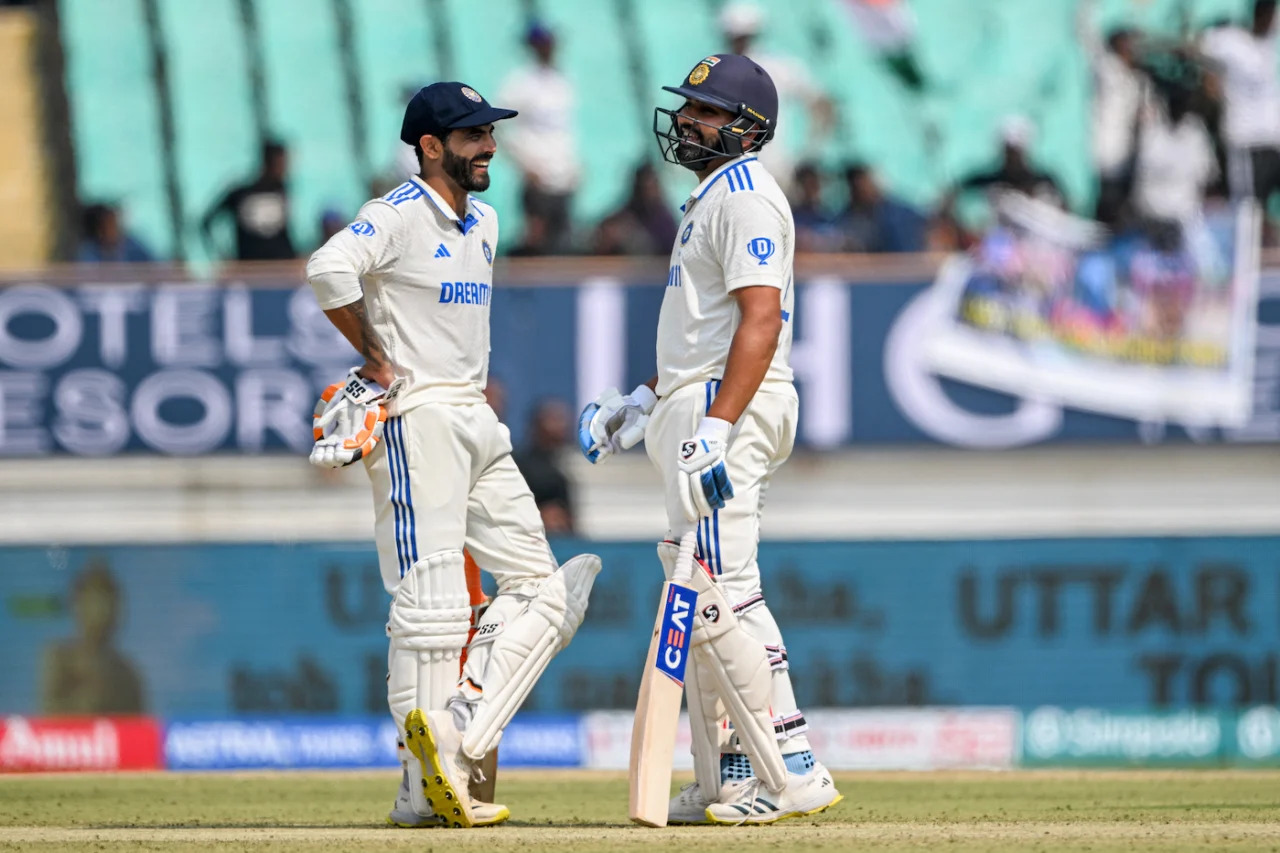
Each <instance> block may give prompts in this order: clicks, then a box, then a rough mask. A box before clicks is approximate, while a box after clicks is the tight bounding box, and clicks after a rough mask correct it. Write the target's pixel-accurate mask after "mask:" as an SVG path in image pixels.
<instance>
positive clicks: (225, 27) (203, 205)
mask: <svg viewBox="0 0 1280 853" xmlns="http://www.w3.org/2000/svg"><path fill="white" fill-rule="evenodd" d="M159 13H160V14H159V22H160V30H161V33H162V35H163V37H164V39H165V41H166V42H167V43H168V45H169V67H168V71H169V74H168V83H169V89H170V97H171V103H172V104H173V118H174V152H173V156H174V157H175V158H176V160H177V167H178V173H179V174H180V175H181V177H182V184H183V187H182V189H183V192H182V201H183V210H182V218H183V221H182V228H183V230H184V232H185V236H186V248H187V257H188V259H190V260H196V261H198V260H203V259H204V258H205V257H206V247H205V246H204V244H203V241H202V240H201V238H200V235H199V223H200V219H201V217H203V216H204V214H205V212H207V211H208V210H209V208H210V206H212V205H213V204H214V203H215V202H216V201H217V200H218V199H219V198H220V197H221V196H222V194H223V193H224V192H226V190H227V189H228V187H230V186H231V185H232V184H233V183H234V182H236V181H238V180H240V179H242V178H243V177H245V175H247V174H250V173H251V172H252V171H253V170H254V169H256V168H257V166H258V144H257V143H258V134H257V129H256V128H255V126H254V118H253V106H252V105H253V97H252V94H251V92H250V81H249V65H248V57H247V55H246V50H245V42H244V39H243V38H242V36H241V32H242V24H241V20H240V13H239V10H238V0H208V2H204V3H200V4H193V3H190V2H187V0H162V2H161V3H160V4H159ZM228 231H229V228H228ZM224 245H226V246H230V235H229V234H228V235H227V238H226V242H225V244H224Z"/></svg>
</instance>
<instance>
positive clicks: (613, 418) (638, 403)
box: [578, 385, 658, 464]
mask: <svg viewBox="0 0 1280 853" xmlns="http://www.w3.org/2000/svg"><path fill="white" fill-rule="evenodd" d="M657 403H658V397H657V395H656V394H654V393H653V389H651V388H650V387H649V386H648V385H640V386H638V387H637V388H636V390H634V391H632V392H631V393H630V394H628V395H627V396H625V397H624V396H622V394H621V393H619V391H618V389H617V388H610V389H609V390H608V391H605V392H604V393H603V394H601V395H600V396H599V397H597V398H596V400H595V402H594V403H590V404H588V405H587V407H586V408H585V409H583V410H582V414H581V415H579V416H578V447H579V449H581V450H582V455H583V456H585V457H587V461H588V462H591V463H593V464H594V463H597V462H603V461H605V460H606V459H608V458H609V457H610V456H612V455H613V454H615V453H621V452H622V451H624V450H630V449H631V448H632V447H635V446H636V445H637V444H639V443H640V439H642V438H644V428H645V426H646V425H648V423H649V414H650V413H651V412H652V411H653V407H654V406H655V405H657Z"/></svg>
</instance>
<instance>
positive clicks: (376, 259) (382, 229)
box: [307, 200, 404, 311]
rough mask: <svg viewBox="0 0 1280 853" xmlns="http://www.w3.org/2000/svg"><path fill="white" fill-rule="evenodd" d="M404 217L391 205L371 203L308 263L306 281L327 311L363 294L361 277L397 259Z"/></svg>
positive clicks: (387, 265)
mask: <svg viewBox="0 0 1280 853" xmlns="http://www.w3.org/2000/svg"><path fill="white" fill-rule="evenodd" d="M403 229H404V221H403V217H402V216H401V213H400V211H399V210H397V209H396V208H395V207H394V206H393V205H390V204H385V203H383V202H382V201H378V200H375V201H371V202H368V203H367V204H365V206H364V207H362V208H360V213H359V214H358V215H357V216H356V220H355V222H352V223H351V224H350V225H348V226H347V227H346V228H343V229H342V230H341V231H339V232H338V233H337V234H334V235H333V236H332V237H330V238H329V242H327V243H325V244H324V245H323V246H321V247H320V248H319V249H317V250H316V252H315V254H313V255H312V256H311V260H309V261H308V262H307V281H308V282H310V284H311V289H312V290H313V291H315V294H316V301H317V302H318V303H319V304H320V307H321V308H322V309H324V310H326V311H328V310H330V309H333V308H341V307H342V306H344V305H350V304H351V303H352V302H355V301H356V300H358V299H360V298H361V297H362V296H363V295H364V289H363V288H362V287H361V285H360V277H361V276H365V275H371V274H376V273H380V272H385V271H386V270H388V269H390V267H391V265H392V264H394V263H395V262H396V260H397V259H398V258H399V257H400V251H401V245H402V231H403Z"/></svg>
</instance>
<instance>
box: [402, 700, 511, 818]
mask: <svg viewBox="0 0 1280 853" xmlns="http://www.w3.org/2000/svg"><path fill="white" fill-rule="evenodd" d="M404 729H405V731H404V734H405V746H407V747H408V748H409V751H410V752H411V753H413V755H414V757H416V758H417V759H418V763H419V764H420V767H421V773H422V779H421V785H422V790H423V792H424V793H425V794H426V801H427V805H429V806H430V807H431V808H432V809H433V810H434V811H435V813H436V814H437V815H439V816H440V818H441V821H442V825H443V826H449V827H470V826H491V825H493V824H495V823H501V822H502V821H504V820H506V819H507V818H509V817H511V811H510V810H509V809H508V808H507V807H506V806H503V805H499V804H497V803H482V802H480V801H479V800H473V799H471V794H470V791H469V787H470V783H471V776H472V774H473V773H474V772H475V771H476V767H475V762H473V761H472V760H471V759H469V758H467V757H466V755H464V754H463V752H462V732H460V731H458V727H457V725H456V724H455V723H454V721H453V714H451V713H450V712H448V711H428V712H426V713H423V712H422V710H421V709H414V710H413V711H410V712H409V716H408V717H406V718H405V721H404Z"/></svg>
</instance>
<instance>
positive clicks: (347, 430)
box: [311, 367, 404, 468]
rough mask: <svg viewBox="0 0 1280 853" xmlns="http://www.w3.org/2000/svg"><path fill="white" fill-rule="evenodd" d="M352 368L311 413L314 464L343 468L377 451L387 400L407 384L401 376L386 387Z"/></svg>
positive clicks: (330, 388)
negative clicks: (375, 449)
mask: <svg viewBox="0 0 1280 853" xmlns="http://www.w3.org/2000/svg"><path fill="white" fill-rule="evenodd" d="M357 370H358V368H355V367H353V368H351V372H350V373H348V374H347V379H346V382H335V383H333V384H332V385H330V386H329V387H328V388H326V389H324V393H323V394H321V395H320V401H319V402H318V403H316V409H315V412H314V413H313V414H312V417H311V427H312V429H311V431H312V434H313V435H314V436H315V440H316V443H315V446H314V447H312V448H311V464H312V465H316V466H318V467H320V468H342V467H344V466H346V465H350V464H351V463H352V462H356V461H359V460H360V459H363V458H364V457H366V456H368V455H369V454H370V453H372V452H373V449H374V448H375V447H377V446H378V442H379V441H381V440H382V429H383V426H384V425H385V424H386V422H387V403H388V402H390V401H391V400H393V399H395V397H396V395H397V394H399V393H400V389H401V388H402V387H404V379H397V380H396V381H395V382H392V383H391V387H390V388H383V387H382V386H381V385H379V384H378V383H377V382H374V381H373V380H372V379H365V378H363V377H361V376H360V375H359V374H357V373H356V371H357Z"/></svg>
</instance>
